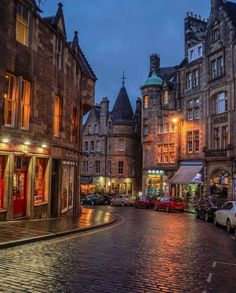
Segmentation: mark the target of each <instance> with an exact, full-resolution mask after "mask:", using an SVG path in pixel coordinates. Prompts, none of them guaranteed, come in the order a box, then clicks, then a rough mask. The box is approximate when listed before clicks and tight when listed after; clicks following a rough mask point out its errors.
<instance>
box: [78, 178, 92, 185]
mask: <svg viewBox="0 0 236 293" xmlns="http://www.w3.org/2000/svg"><path fill="white" fill-rule="evenodd" d="M92 182H93V178H91V177H80V184H90V183H92Z"/></svg>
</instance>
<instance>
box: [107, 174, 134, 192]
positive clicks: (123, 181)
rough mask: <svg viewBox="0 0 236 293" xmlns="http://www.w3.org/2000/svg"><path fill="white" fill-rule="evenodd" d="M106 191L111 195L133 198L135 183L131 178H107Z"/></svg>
mask: <svg viewBox="0 0 236 293" xmlns="http://www.w3.org/2000/svg"><path fill="white" fill-rule="evenodd" d="M108 191H109V193H111V194H113V195H120V194H126V195H129V196H133V195H134V193H135V181H134V179H132V178H109V179H108Z"/></svg>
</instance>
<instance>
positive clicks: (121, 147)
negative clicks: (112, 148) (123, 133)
mask: <svg viewBox="0 0 236 293" xmlns="http://www.w3.org/2000/svg"><path fill="white" fill-rule="evenodd" d="M124 150H125V140H124V138H120V139H119V151H124Z"/></svg>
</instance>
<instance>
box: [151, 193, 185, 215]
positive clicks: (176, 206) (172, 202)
mask: <svg viewBox="0 0 236 293" xmlns="http://www.w3.org/2000/svg"><path fill="white" fill-rule="evenodd" d="M184 208H185V203H184V201H183V199H182V198H179V197H162V198H160V199H159V200H158V201H157V202H156V203H155V206H154V210H155V211H158V210H165V211H167V212H170V211H181V212H184Z"/></svg>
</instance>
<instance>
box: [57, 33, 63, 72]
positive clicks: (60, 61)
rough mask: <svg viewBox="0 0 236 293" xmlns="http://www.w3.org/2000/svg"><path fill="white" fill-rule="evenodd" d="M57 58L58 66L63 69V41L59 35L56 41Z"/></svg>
mask: <svg viewBox="0 0 236 293" xmlns="http://www.w3.org/2000/svg"><path fill="white" fill-rule="evenodd" d="M56 58H57V68H58V69H60V70H61V69H62V67H63V41H62V39H61V38H60V37H57V41H56Z"/></svg>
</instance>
